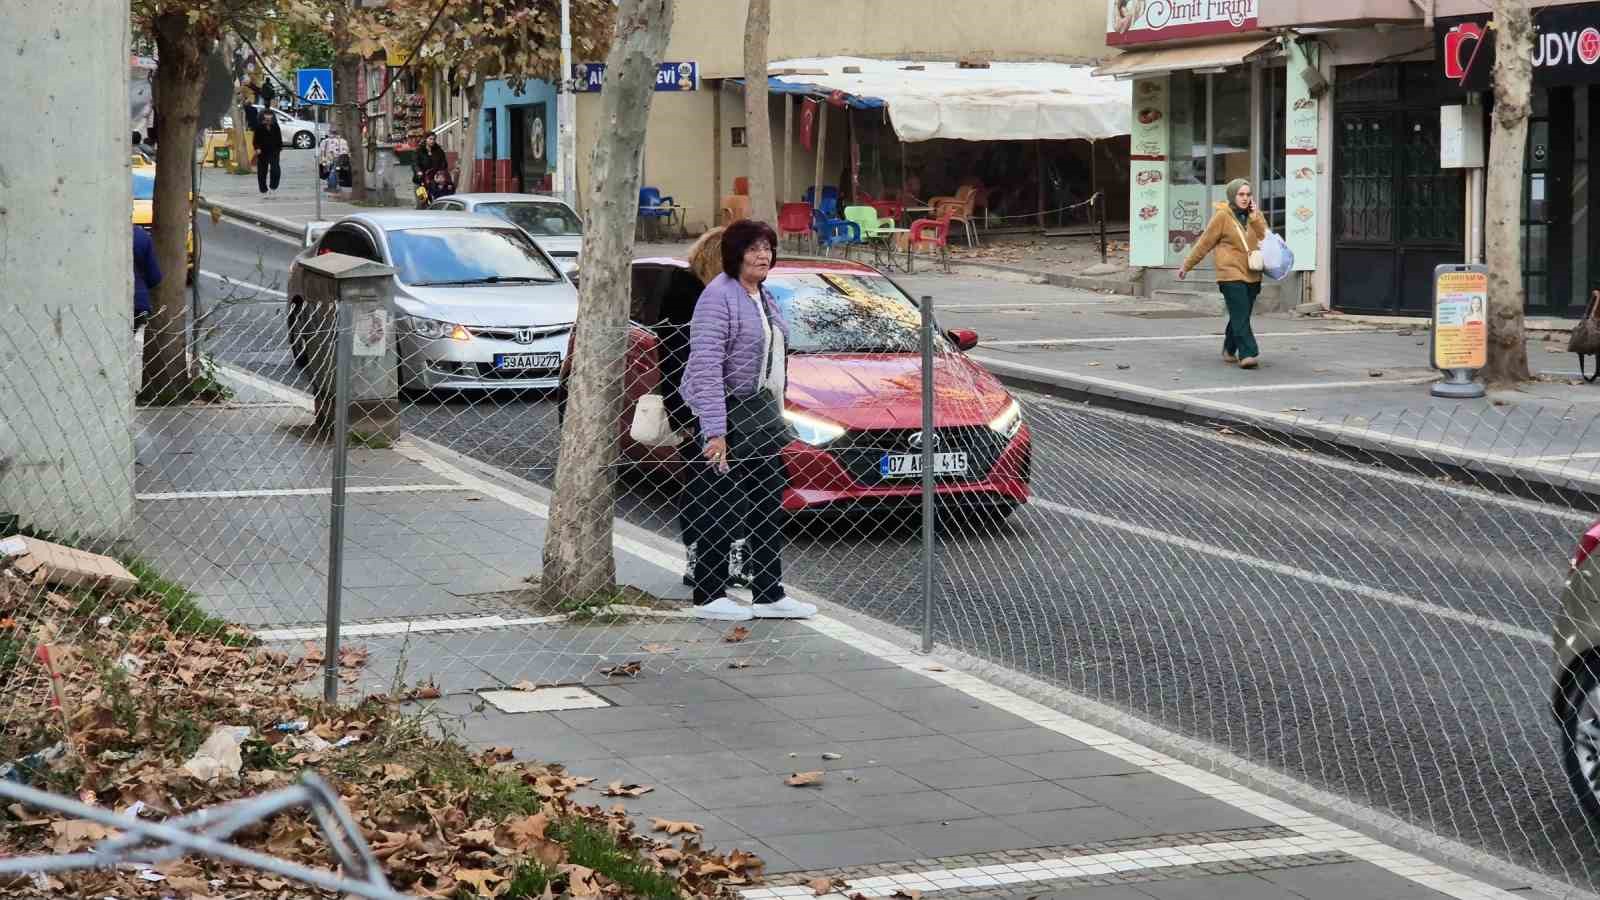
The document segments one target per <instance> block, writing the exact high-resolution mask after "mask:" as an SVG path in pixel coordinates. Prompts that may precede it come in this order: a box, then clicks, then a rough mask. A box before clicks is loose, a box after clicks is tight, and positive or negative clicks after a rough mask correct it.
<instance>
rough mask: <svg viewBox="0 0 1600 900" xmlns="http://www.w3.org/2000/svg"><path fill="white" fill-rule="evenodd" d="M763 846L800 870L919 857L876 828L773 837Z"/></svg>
mask: <svg viewBox="0 0 1600 900" xmlns="http://www.w3.org/2000/svg"><path fill="white" fill-rule="evenodd" d="M764 843H765V844H766V845H767V846H769V847H771V848H773V849H774V850H776V851H778V852H779V853H781V854H783V855H784V856H785V857H787V858H788V859H790V860H791V861H792V862H793V863H794V864H795V865H796V866H798V867H800V868H801V869H802V870H809V869H832V868H843V867H846V866H860V865H866V864H868V863H882V862H895V861H900V860H908V859H916V858H918V857H920V856H922V855H923V854H920V853H918V852H917V851H916V850H913V849H912V848H911V847H909V846H907V845H906V844H904V843H902V842H900V841H898V840H896V839H895V838H893V837H891V836H890V835H888V834H887V833H885V832H883V831H880V830H878V829H876V828H872V829H858V830H856V831H830V832H825V833H822V834H783V835H773V836H771V837H768V838H767V839H766V840H765V841H764Z"/></svg>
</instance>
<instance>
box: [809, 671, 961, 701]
mask: <svg viewBox="0 0 1600 900" xmlns="http://www.w3.org/2000/svg"><path fill="white" fill-rule="evenodd" d="M817 674H819V675H820V676H821V677H823V678H826V679H827V680H829V681H831V682H833V683H834V684H837V685H839V686H840V687H842V688H845V689H847V690H852V691H856V692H858V693H862V694H867V695H869V696H873V695H877V694H883V693H888V692H890V691H899V690H906V689H910V688H928V687H934V686H937V685H938V684H939V683H938V682H937V681H934V680H933V679H932V678H930V677H928V676H927V675H924V674H922V673H920V672H917V671H915V670H912V669H906V668H902V667H900V666H894V667H893V668H886V669H880V670H878V671H873V672H841V671H837V670H829V671H819V672H818V673H817Z"/></svg>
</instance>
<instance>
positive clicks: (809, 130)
mask: <svg viewBox="0 0 1600 900" xmlns="http://www.w3.org/2000/svg"><path fill="white" fill-rule="evenodd" d="M816 133H817V101H815V100H812V99H811V98H809V97H807V98H806V101H805V102H804V103H802V104H800V146H802V147H804V148H806V149H807V150H810V149H811V147H812V144H813V143H814V141H815V137H814V136H815V135H816Z"/></svg>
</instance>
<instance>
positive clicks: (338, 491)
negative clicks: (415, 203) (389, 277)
mask: <svg viewBox="0 0 1600 900" xmlns="http://www.w3.org/2000/svg"><path fill="white" fill-rule="evenodd" d="M335 305H336V315H337V322H338V325H337V326H336V331H335V334H334V344H333V346H334V352H333V357H334V380H333V385H334V387H333V404H334V410H333V484H332V489H333V490H332V502H331V504H330V506H329V510H328V624H327V634H326V639H327V643H326V646H324V647H323V651H322V653H323V660H322V699H323V701H324V702H325V703H328V704H330V705H331V704H334V703H337V702H338V700H339V607H340V599H341V597H340V591H341V589H342V587H343V585H342V582H343V581H344V483H345V475H346V470H347V467H348V465H349V455H350V349H351V348H350V341H351V325H350V306H349V305H348V304H346V303H344V302H343V299H342V298H339V299H336V300H335Z"/></svg>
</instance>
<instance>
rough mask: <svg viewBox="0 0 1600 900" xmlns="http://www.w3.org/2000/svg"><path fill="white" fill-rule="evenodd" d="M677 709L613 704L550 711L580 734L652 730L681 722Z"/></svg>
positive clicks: (559, 720) (558, 719) (670, 726)
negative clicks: (564, 710) (597, 707)
mask: <svg viewBox="0 0 1600 900" xmlns="http://www.w3.org/2000/svg"><path fill="white" fill-rule="evenodd" d="M676 712H677V711H676V710H674V709H672V708H671V707H669V706H615V707H611V708H609V709H577V710H571V711H569V712H558V713H552V714H551V715H552V716H553V717H554V718H555V719H556V721H558V722H560V723H561V724H563V725H566V726H567V727H568V728H571V729H572V730H574V731H577V732H580V733H582V734H589V735H595V734H606V733H608V732H617V731H654V730H659V729H663V728H672V727H674V726H677V725H681V724H682V721H681V719H680V718H679V716H678V715H677V714H676Z"/></svg>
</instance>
